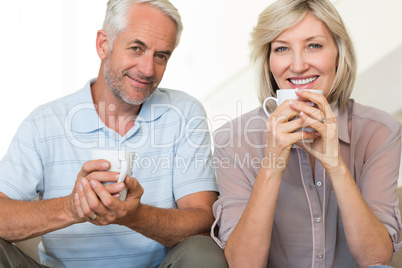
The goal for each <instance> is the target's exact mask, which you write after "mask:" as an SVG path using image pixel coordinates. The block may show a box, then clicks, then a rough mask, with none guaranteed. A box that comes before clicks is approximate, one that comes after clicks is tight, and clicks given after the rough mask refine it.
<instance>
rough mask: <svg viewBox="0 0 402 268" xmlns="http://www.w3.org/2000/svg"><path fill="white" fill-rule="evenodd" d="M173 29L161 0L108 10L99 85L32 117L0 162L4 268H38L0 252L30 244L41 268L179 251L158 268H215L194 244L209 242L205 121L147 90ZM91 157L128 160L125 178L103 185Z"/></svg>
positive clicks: (211, 191) (130, 1)
mask: <svg viewBox="0 0 402 268" xmlns="http://www.w3.org/2000/svg"><path fill="white" fill-rule="evenodd" d="M181 30H182V24H181V20H180V15H179V14H178V12H177V10H176V8H175V7H173V6H172V4H171V3H170V2H169V1H167V0H110V1H109V2H108V8H107V14H106V17H105V22H104V26H103V30H100V31H98V34H97V39H96V48H97V53H98V55H99V57H100V59H101V66H100V70H99V75H98V78H97V79H94V80H91V81H89V82H88V84H87V85H86V86H85V87H84V88H83V89H81V90H79V91H78V92H76V93H74V94H72V95H70V96H67V97H64V98H62V99H59V100H56V101H54V102H52V103H49V104H46V105H44V106H42V107H39V108H38V109H36V110H35V111H34V112H33V113H32V114H31V115H30V116H29V117H28V118H27V119H26V120H25V121H24V122H23V123H22V124H21V126H20V128H19V130H18V132H17V134H16V136H15V138H14V140H13V142H12V144H11V146H10V149H9V151H8V153H7V155H6V156H5V157H4V159H3V160H2V161H1V163H0V214H1V218H0V237H1V238H2V239H1V247H0V256H1V261H2V262H3V263H6V264H5V266H6V267H9V266H10V267H14V266H12V265H15V267H17V266H18V265H20V263H21V264H23V265H25V266H27V267H42V266H41V265H39V264H36V263H34V262H33V261H32V260H30V259H29V258H28V257H26V256H24V255H23V254H21V252H19V251H18V250H17V249H16V248H15V247H14V246H12V245H11V244H10V243H9V242H15V241H21V240H25V239H28V238H31V237H36V236H42V244H40V246H39V253H40V258H41V262H42V265H45V266H49V267H100V266H104V267H157V266H158V265H159V264H160V263H161V262H162V260H163V259H164V258H165V255H166V254H167V253H168V252H169V250H170V249H169V248H171V247H173V246H175V245H176V244H178V243H179V242H181V241H182V242H181V243H179V245H178V246H176V247H175V248H174V249H173V250H172V251H171V252H170V254H169V255H168V257H166V258H165V261H164V264H163V265H165V266H166V267H180V266H182V267H195V266H194V265H195V264H194V263H191V261H194V262H195V263H198V264H204V265H207V266H208V267H217V266H219V265H220V264H217V263H213V262H212V263H208V262H206V261H208V260H213V259H214V257H203V256H204V255H203V254H209V253H208V252H209V251H214V250H213V249H214V247H215V246H216V245H215V244H214V243H213V242H212V240H211V239H210V238H209V237H208V236H196V237H194V235H197V234H205V233H208V232H209V230H210V226H211V224H212V222H213V216H212V210H211V207H212V204H213V202H214V201H215V200H216V199H217V193H216V192H217V187H216V184H215V180H214V174H213V170H211V168H210V165H209V164H208V158H209V155H210V146H209V145H210V141H209V134H208V129H207V126H206V123H205V120H203V119H202V118H204V119H205V112H204V110H203V108H202V106H201V105H200V104H199V103H198V102H197V101H196V100H194V99H193V98H191V97H190V96H188V95H187V94H184V93H182V92H178V91H174V90H165V89H159V88H157V86H158V84H159V83H160V81H161V79H162V76H163V74H164V71H165V69H166V65H167V62H168V60H169V58H170V56H171V55H172V53H173V50H174V49H175V47H176V46H177V45H178V42H179V40H180V34H181ZM99 148H103V149H108V150H119V151H122V150H124V151H133V152H135V156H136V158H135V159H134V167H133V177H130V176H127V177H126V179H125V181H124V183H123V182H121V183H114V184H109V185H104V184H102V183H103V182H116V181H117V179H116V175H117V176H118V173H116V172H109V171H106V170H108V169H109V167H110V164H109V162H107V161H105V160H93V159H92V160H91V157H90V152H91V150H92V149H99ZM125 187H127V189H128V192H127V198H126V200H125V201H120V200H119V197H120V194H119V192H120V191H122V190H123V189H124V188H125ZM38 194H39V196H40V200H39V201H30V200H33V199H34V198H35V197H36V196H37V195H38ZM189 237H191V238H189ZM186 238H188V239H186ZM183 240H184V241H183ZM194 247H195V251H194ZM204 250H206V251H205V252H204ZM186 251H192V252H193V254H192V255H191V256H190V257H188V258H187V257H186V256H188V254H186ZM194 253H195V254H194ZM212 254H218V255H216V256H218V257H217V258H218V259H219V258H221V255H220V254H221V252H219V251H214V252H212ZM195 257H198V258H199V259H198V260H197V259H196V258H195ZM200 259H201V260H203V262H202V263H201V262H200ZM207 266H205V267H207Z"/></svg>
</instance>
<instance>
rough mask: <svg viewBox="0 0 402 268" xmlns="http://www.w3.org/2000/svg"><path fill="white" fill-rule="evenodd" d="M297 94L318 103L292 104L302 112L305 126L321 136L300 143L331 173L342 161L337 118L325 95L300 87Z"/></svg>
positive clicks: (301, 116)
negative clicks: (311, 141) (314, 105)
mask: <svg viewBox="0 0 402 268" xmlns="http://www.w3.org/2000/svg"><path fill="white" fill-rule="evenodd" d="M296 94H297V95H298V96H299V97H301V98H303V99H307V100H309V101H310V102H313V103H315V104H317V107H313V106H310V105H304V104H302V103H300V102H292V103H291V104H290V106H291V108H292V109H294V110H295V111H296V112H298V113H300V118H301V120H302V121H303V127H304V128H306V127H310V128H312V129H314V130H315V131H316V132H318V133H319V138H317V139H315V140H314V142H313V143H298V145H299V146H300V147H302V148H305V150H307V151H308V152H309V153H310V154H312V155H313V156H314V157H315V158H317V159H318V161H320V162H321V164H322V165H323V167H324V168H325V169H326V170H327V171H328V172H329V173H330V172H331V170H334V169H335V168H336V167H338V166H339V163H340V161H342V159H341V156H340V152H339V140H338V122H337V118H336V117H335V115H334V113H333V111H332V109H331V106H330V105H329V103H328V102H327V100H326V98H325V96H323V95H320V94H316V93H312V92H309V91H306V90H299V89H298V90H297V91H296ZM303 133H304V134H305V133H306V132H303ZM305 139H306V138H305Z"/></svg>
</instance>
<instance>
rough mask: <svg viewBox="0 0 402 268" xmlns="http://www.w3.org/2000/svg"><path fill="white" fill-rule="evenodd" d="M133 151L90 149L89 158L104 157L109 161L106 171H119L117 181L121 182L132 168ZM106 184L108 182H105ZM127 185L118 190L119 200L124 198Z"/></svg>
mask: <svg viewBox="0 0 402 268" xmlns="http://www.w3.org/2000/svg"><path fill="white" fill-rule="evenodd" d="M134 155H135V153H134V152H128V151H113V150H92V151H91V159H92V160H98V159H104V160H106V161H108V162H109V163H110V168H109V169H108V170H107V171H115V172H120V176H119V179H118V180H117V182H123V181H124V179H125V178H126V176H127V175H131V173H132V170H133V161H134ZM105 184H108V183H105ZM126 197H127V187H125V188H124V190H123V191H121V192H120V198H119V200H120V201H124V200H126Z"/></svg>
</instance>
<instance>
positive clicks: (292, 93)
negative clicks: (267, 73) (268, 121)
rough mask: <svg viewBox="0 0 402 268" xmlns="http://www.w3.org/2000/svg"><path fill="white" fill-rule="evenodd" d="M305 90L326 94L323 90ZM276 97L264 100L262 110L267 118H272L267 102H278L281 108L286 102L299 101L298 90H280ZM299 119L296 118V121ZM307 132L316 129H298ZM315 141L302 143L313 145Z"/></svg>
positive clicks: (310, 140)
mask: <svg viewBox="0 0 402 268" xmlns="http://www.w3.org/2000/svg"><path fill="white" fill-rule="evenodd" d="M304 90H308V91H311V92H314V93H317V94H321V95H323V94H324V92H323V91H322V90H316V89H304ZM276 95H277V98H275V97H268V98H266V99H265V100H264V103H263V105H262V108H263V109H264V112H265V114H266V115H267V116H271V114H270V113H269V111H268V110H267V102H268V101H270V100H273V101H275V102H276V105H277V106H279V105H281V104H282V103H283V102H284V101H286V100H297V99H298V98H299V96H297V95H296V89H278V90H277V91H276ZM296 118H298V117H295V119H296ZM302 130H304V131H307V132H313V131H314V129H312V128H310V127H306V128H301V129H298V130H296V131H302ZM313 141H314V140H312V139H308V140H302V142H306V143H312V142H313Z"/></svg>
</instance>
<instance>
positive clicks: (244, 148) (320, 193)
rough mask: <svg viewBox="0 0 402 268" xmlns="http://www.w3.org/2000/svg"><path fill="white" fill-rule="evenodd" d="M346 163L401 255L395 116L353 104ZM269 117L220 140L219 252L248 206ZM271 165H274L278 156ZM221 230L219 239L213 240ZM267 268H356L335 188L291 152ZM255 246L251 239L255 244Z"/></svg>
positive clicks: (242, 121)
mask: <svg viewBox="0 0 402 268" xmlns="http://www.w3.org/2000/svg"><path fill="white" fill-rule="evenodd" d="M331 107H332V110H333V111H334V113H335V115H336V116H337V118H338V131H339V143H340V150H341V154H342V158H343V160H344V162H345V163H346V165H347V166H348V167H349V170H350V172H351V174H352V176H353V177H354V178H355V181H356V184H357V186H358V187H359V189H360V192H361V193H362V196H363V198H364V199H365V201H366V202H367V204H368V205H369V207H370V208H371V209H372V211H373V212H374V214H375V215H376V216H377V218H378V219H379V220H380V221H381V222H382V223H383V224H384V226H385V227H386V228H387V230H388V232H389V235H390V236H391V238H392V241H393V243H394V250H395V251H398V250H399V249H400V248H401V247H402V245H401V244H398V239H399V230H400V228H402V225H401V220H400V215H399V214H400V213H399V209H398V197H397V192H396V188H397V183H398V172H399V165H400V161H401V124H400V123H399V122H398V121H397V120H396V119H394V118H393V117H392V116H390V115H389V114H387V113H385V112H382V111H379V110H377V109H374V108H371V107H367V106H363V105H361V104H358V103H356V102H354V101H353V100H350V101H349V102H348V105H347V107H345V108H344V109H343V110H339V109H338V107H337V105H336V104H332V105H331ZM266 122H267V117H266V115H265V114H264V112H263V110H262V109H261V108H258V109H255V110H253V111H251V112H249V113H247V114H244V115H243V116H241V117H239V118H237V119H235V120H233V121H231V122H229V123H227V124H225V125H224V126H222V127H221V128H219V129H218V130H217V131H216V132H215V133H214V142H215V152H214V160H215V166H216V172H217V180H218V185H219V191H220V199H219V200H218V201H216V202H215V204H214V206H213V211H214V215H215V218H216V221H215V223H214V225H213V227H212V230H211V235H212V236H213V238H214V239H215V241H216V242H217V243H218V245H219V246H220V247H221V248H224V247H225V245H226V241H227V240H228V237H229V236H230V234H231V232H232V230H233V228H234V227H235V226H236V224H237V223H238V221H239V219H240V217H241V215H242V213H243V211H244V209H245V207H246V205H247V202H248V200H249V197H250V194H251V191H252V188H253V185H254V182H255V178H256V176H257V174H258V171H259V169H260V165H261V161H262V159H263V158H264V153H265V148H266ZM268 157H273V158H272V159H271V163H273V164H274V162H275V158H274V156H268ZM217 227H219V234H218V235H217V236H215V235H214V231H216V229H217ZM272 232H273V234H272V239H271V247H270V252H269V261H268V264H267V267H312V266H313V267H323V265H325V267H355V266H356V265H355V264H354V261H353V259H352V256H351V254H350V252H349V249H348V246H347V243H346V238H345V233H344V230H343V225H342V218H341V214H340V212H339V209H338V205H337V200H336V197H335V193H334V190H333V188H332V185H331V181H330V179H329V177H328V176H327V174H326V172H325V170H324V168H323V167H322V165H321V164H320V162H318V161H317V160H316V163H315V181H314V180H313V173H312V170H311V163H310V159H309V157H308V155H307V153H306V152H304V151H303V150H302V149H300V148H298V147H297V146H293V148H292V149H291V154H290V160H289V165H288V167H287V169H286V170H285V173H284V175H283V179H282V183H281V188H280V192H279V197H278V203H277V207H276V211H275V219H274V225H273V230H272ZM249 239H253V238H252V237H250V238H249Z"/></svg>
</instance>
